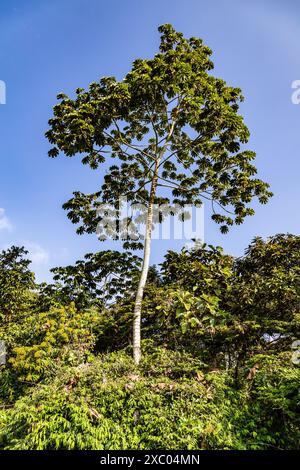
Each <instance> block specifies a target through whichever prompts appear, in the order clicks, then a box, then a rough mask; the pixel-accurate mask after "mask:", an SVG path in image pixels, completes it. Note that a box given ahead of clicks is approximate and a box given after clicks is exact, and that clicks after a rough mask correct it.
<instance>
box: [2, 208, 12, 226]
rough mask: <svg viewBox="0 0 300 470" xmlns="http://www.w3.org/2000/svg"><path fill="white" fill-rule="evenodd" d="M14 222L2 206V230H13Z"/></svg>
mask: <svg viewBox="0 0 300 470" xmlns="http://www.w3.org/2000/svg"><path fill="white" fill-rule="evenodd" d="M11 229H12V224H11V222H10V220H9V219H8V217H7V216H6V215H5V210H4V209H3V208H1V207H0V230H11Z"/></svg>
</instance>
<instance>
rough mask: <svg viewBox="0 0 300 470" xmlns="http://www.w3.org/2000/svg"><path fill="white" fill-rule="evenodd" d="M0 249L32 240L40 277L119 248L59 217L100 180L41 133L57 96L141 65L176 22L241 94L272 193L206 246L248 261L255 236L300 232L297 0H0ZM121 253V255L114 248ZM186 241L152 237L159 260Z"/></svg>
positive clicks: (212, 228) (210, 233) (211, 231)
mask: <svg viewBox="0 0 300 470" xmlns="http://www.w3.org/2000/svg"><path fill="white" fill-rule="evenodd" d="M0 13H1V14H0V80H3V81H5V83H6V86H7V103H6V104H5V105H0V157H1V167H0V168H1V170H0V208H1V209H0V248H5V247H7V246H9V245H11V244H13V243H14V244H22V245H23V244H25V245H26V246H27V247H28V248H29V249H30V251H31V256H32V259H33V261H34V264H33V268H34V269H35V271H36V272H37V276H38V279H39V280H44V279H49V274H48V270H49V268H50V267H52V266H58V265H64V264H68V263H71V262H73V261H74V260H76V259H78V258H81V257H82V256H83V255H84V253H86V252H89V251H96V250H99V249H106V248H108V247H109V248H111V247H112V246H114V245H111V243H110V244H109V243H108V244H101V243H100V242H98V241H97V239H96V237H94V236H91V235H89V236H84V237H80V236H78V235H76V233H75V228H74V226H73V225H72V224H71V222H70V221H69V220H68V219H67V217H66V213H65V212H64V211H63V210H62V209H61V205H62V204H63V202H65V201H66V200H68V199H69V198H70V196H71V194H72V192H73V191H74V190H82V191H87V192H91V191H93V190H94V189H96V188H97V184H98V182H99V181H100V179H101V174H99V172H98V173H95V172H92V171H91V170H89V169H88V168H87V167H83V166H82V165H81V164H80V162H79V159H75V158H74V159H67V158H59V159H56V160H51V159H49V158H48V157H47V150H48V148H49V144H48V142H47V141H46V139H45V137H44V132H45V131H46V130H47V121H48V119H49V117H50V116H51V108H52V106H53V105H54V104H55V101H56V94H57V93H58V92H60V91H64V92H66V93H69V94H71V93H72V92H73V90H74V89H75V88H77V87H86V86H87V85H88V84H89V83H90V82H92V81H95V80H97V79H99V78H100V77H101V76H104V75H115V76H117V78H119V79H122V77H123V76H124V75H125V74H126V73H127V71H128V70H129V69H130V66H131V62H132V61H133V60H134V59H135V58H137V57H151V56H152V55H153V54H154V53H155V52H156V51H157V48H158V44H159V36H158V33H157V27H158V25H159V24H162V23H172V24H173V25H174V26H175V28H176V29H178V30H180V31H182V32H183V33H184V34H185V35H186V36H198V37H201V38H202V39H203V40H204V41H205V43H206V44H207V45H209V46H210V47H211V48H212V49H213V60H214V62H215V71H214V74H215V75H217V76H219V77H222V78H224V79H225V80H226V81H227V82H228V84H230V85H233V86H240V87H241V88H242V90H243V93H244V95H245V98H246V100H245V102H244V103H243V105H242V113H243V115H244V116H245V120H246V123H247V125H248V127H249V129H250V131H251V140H250V144H249V148H251V149H253V150H255V151H256V152H257V160H256V165H257V167H258V168H259V176H260V177H261V178H262V179H264V180H267V181H268V182H269V183H270V184H271V189H272V190H273V192H274V193H275V196H274V197H273V198H272V200H271V202H269V204H268V205H267V206H260V205H256V203H255V204H254V207H255V209H256V215H255V216H254V217H251V218H248V219H247V220H246V222H245V223H244V224H243V225H242V226H239V227H235V228H233V229H231V231H230V232H229V234H228V235H225V236H224V235H221V234H220V232H219V230H218V227H217V226H216V225H215V224H214V223H213V222H210V221H209V220H206V224H205V239H206V242H207V243H212V244H220V245H222V246H223V247H224V248H225V250H226V251H227V252H229V253H232V254H235V255H241V254H242V252H243V250H244V248H245V247H246V246H247V245H248V243H249V242H250V240H251V239H252V238H253V237H254V236H255V235H262V236H264V237H266V236H269V235H272V234H275V233H278V232H290V233H299V230H300V216H299V208H298V202H299V196H300V185H299V175H300V158H299V157H300V105H298V106H297V105H294V104H292V101H291V94H292V88H291V84H292V82H293V81H294V80H297V79H300V22H299V20H297V18H299V15H300V3H299V2H297V1H296V0H287V1H284V0H282V1H280V0H271V1H268V0H266V1H264V2H262V1H258V0H244V1H241V0H227V1H226V2H225V1H222V0H214V1H210V2H209V1H204V0H185V1H184V2H183V1H182V0H151V2H149V1H147V2H146V1H141V0H139V1H138V0H127V1H124V0H123V1H121V0H110V1H109V2H108V1H102V0H51V1H50V0H47V1H45V0H27V1H26V2H25V1H24V0H19V1H13V0H1V10H0ZM115 248H118V245H117V244H116V246H115ZM168 248H176V249H179V248H180V244H179V243H176V244H174V243H171V242H169V241H163V242H159V241H155V242H154V244H153V253H152V262H159V261H161V259H162V257H163V254H164V252H165V251H166V250H167V249H168Z"/></svg>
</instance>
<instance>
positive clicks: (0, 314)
mask: <svg viewBox="0 0 300 470" xmlns="http://www.w3.org/2000/svg"><path fill="white" fill-rule="evenodd" d="M27 255H28V251H26V250H25V248H24V247H17V246H12V247H11V248H8V249H7V250H3V251H2V252H1V253H0V322H1V323H8V322H9V321H11V320H12V319H13V318H14V317H15V316H16V315H19V316H20V315H21V314H22V313H23V312H24V310H26V309H27V308H28V305H29V302H30V298H31V291H32V289H33V288H34V287H35V283H34V274H33V273H32V272H31V271H30V269H29V265H30V264H31V261H30V260H29V259H27Z"/></svg>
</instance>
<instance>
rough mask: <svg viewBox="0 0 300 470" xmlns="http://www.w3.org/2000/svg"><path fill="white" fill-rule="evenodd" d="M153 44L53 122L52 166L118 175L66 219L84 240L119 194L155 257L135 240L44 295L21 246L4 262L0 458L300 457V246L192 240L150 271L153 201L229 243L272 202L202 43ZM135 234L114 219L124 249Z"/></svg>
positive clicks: (80, 267) (171, 40) (234, 100)
mask: <svg viewBox="0 0 300 470" xmlns="http://www.w3.org/2000/svg"><path fill="white" fill-rule="evenodd" d="M159 31H160V33H161V44H160V50H159V53H158V54H156V55H155V56H154V58H153V59H151V60H141V59H139V60H136V61H135V62H134V64H133V67H132V70H131V71H130V72H129V73H128V74H127V75H126V77H125V78H124V80H123V81H121V82H118V81H117V80H116V79H115V78H113V77H106V78H103V79H102V80H101V81H100V82H99V83H93V84H92V85H91V86H90V88H89V90H88V91H84V90H82V89H78V90H77V97H76V99H74V100H73V99H70V98H68V97H67V96H66V95H63V94H60V95H59V97H58V99H59V103H58V104H57V105H56V106H55V107H54V116H53V118H52V119H51V120H50V123H49V124H50V129H49V130H48V132H47V137H48V139H49V141H50V142H51V143H52V144H53V145H54V146H55V147H54V148H52V149H51V150H50V156H51V157H56V156H57V155H58V154H59V152H60V151H61V152H62V153H64V154H65V155H67V156H68V157H73V156H75V155H78V154H80V155H82V158H83V159H82V162H83V163H84V164H88V165H89V166H90V167H91V168H92V169H97V168H98V167H99V166H101V167H102V165H103V164H104V162H105V160H106V159H108V161H109V166H107V167H104V169H105V171H106V174H104V175H102V176H103V178H104V179H103V182H102V186H100V190H97V191H96V192H94V193H91V194H83V193H81V192H75V193H74V197H73V198H72V199H71V200H70V201H69V202H67V203H65V205H64V208H65V209H67V210H68V216H69V218H70V219H71V221H72V222H73V223H75V224H79V226H78V228H77V231H78V233H84V232H87V233H94V232H95V231H96V228H97V226H98V224H99V222H101V221H103V219H105V218H107V217H108V219H109V218H110V216H111V218H112V214H111V213H109V214H108V215H107V214H105V210H106V209H105V210H103V206H101V204H102V203H109V204H110V205H111V206H112V207H113V208H115V209H116V210H117V212H118V211H119V212H120V210H121V208H120V207H119V206H118V203H119V199H120V198H123V197H126V198H127V200H128V201H130V202H131V203H132V204H137V203H138V204H141V203H142V204H143V207H144V214H142V215H143V216H144V219H143V221H144V223H145V226H146V232H145V238H144V244H142V246H141V247H142V248H143V249H144V253H143V257H142V258H140V257H139V256H137V255H136V254H135V253H134V252H131V251H130V250H135V249H136V248H138V247H140V240H139V239H136V240H134V241H133V240H132V239H131V240H130V241H128V240H127V239H126V241H125V240H124V241H125V243H124V249H125V251H123V252H122V253H121V252H117V251H112V250H107V251H100V252H98V253H89V254H86V255H85V256H84V258H83V259H82V260H78V261H77V262H76V263H75V264H74V266H64V267H57V268H54V269H52V273H53V282H52V283H49V284H47V283H42V284H40V285H39V284H37V282H36V281H35V276H34V273H32V272H31V271H30V261H29V260H28V259H27V255H28V253H27V252H26V250H25V248H23V247H15V246H13V247H11V248H10V249H8V250H6V251H3V252H2V253H1V254H0V341H1V342H3V343H2V344H1V346H2V345H3V344H5V348H6V353H7V354H6V362H5V363H1V365H0V449H1V450H4V449H5V450H7V449H9V450H10V449H21V450H24V449H31V450H36V449H38V450H45V449H49V450H52V449H68V450H72V449H86V450H88V449H99V450H101V449H102V450H103V449H105V450H113V449H144V450H153V449H189V450H194V449H299V448H300V413H299V411H300V393H299V379H300V367H299V364H300V360H299V352H297V351H296V350H295V349H293V348H295V347H294V346H293V343H294V342H295V340H297V339H299V336H300V236H294V235H290V234H287V235H285V234H279V235H276V236H274V237H272V238H269V239H268V240H263V239H261V238H259V237H258V238H256V239H254V240H253V242H252V243H251V245H250V246H249V247H248V248H247V250H246V252H245V256H243V257H241V258H239V259H235V258H233V257H232V256H228V255H226V254H224V252H223V250H222V248H220V247H214V246H210V245H208V246H207V245H205V244H200V243H199V242H195V244H194V247H193V248H192V249H190V250H187V249H183V250H182V251H181V252H180V253H176V252H174V251H169V252H168V253H167V254H166V255H165V257H164V261H163V262H162V264H161V265H160V266H150V264H149V260H150V245H151V236H152V229H153V225H154V223H156V222H160V221H161V220H163V219H164V216H165V215H169V214H165V213H162V214H160V216H159V217H158V218H156V216H155V214H154V205H155V204H159V203H160V204H161V203H163V204H165V205H166V204H171V207H172V208H173V212H172V213H171V215H178V211H177V209H178V206H179V208H181V207H184V206H185V204H200V203H202V202H203V199H208V200H209V201H210V204H211V205H212V219H213V220H214V221H215V222H217V223H219V224H221V231H222V232H226V231H227V230H228V227H229V226H231V225H233V224H234V223H235V224H240V223H242V222H243V220H244V218H245V217H246V216H248V215H253V209H252V208H251V207H250V203H251V201H252V200H253V198H255V197H257V198H258V200H259V202H261V203H266V202H267V200H268V198H269V196H271V193H270V192H269V190H268V185H267V184H266V183H264V182H263V181H261V180H259V179H257V178H254V175H255V174H256V168H255V167H254V166H253V165H252V160H253V159H254V158H255V153H254V152H252V151H249V150H245V148H244V145H245V144H246V143H247V141H248V138H249V131H248V129H247V127H246V126H245V124H244V122H243V118H242V117H241V116H240V115H239V114H238V109H239V102H240V101H242V99H243V97H242V95H241V91H240V90H239V89H238V88H232V87H229V86H227V85H226V83H225V82H224V81H223V80H220V79H217V78H215V77H213V76H212V75H210V74H209V72H210V71H211V69H212V68H213V64H212V62H211V60H210V54H211V51H210V49H209V48H208V47H206V46H205V45H203V43H202V41H201V40H200V39H197V38H190V39H185V38H184V37H183V35H182V34H181V33H178V32H176V31H175V30H174V29H173V28H172V26H171V25H164V26H162V27H160V29H159ZM112 162H113V163H114V165H112V166H110V165H111V164H112ZM98 189H99V188H98ZM160 191H161V192H160ZM176 204H177V206H176ZM101 207H102V209H101ZM168 207H170V206H168ZM175 208H176V209H175ZM106 212H107V210H106ZM108 212H109V211H108ZM141 212H142V213H143V210H141ZM179 212H180V211H179ZM118 215H120V214H118ZM181 216H182V213H181ZM183 218H184V217H183ZM136 222H137V221H136V220H127V219H126V220H125V221H124V220H120V218H119V219H118V227H117V232H118V237H117V238H119V239H124V238H126V236H125V232H126V230H125V228H126V229H127V225H128V224H129V225H130V226H131V230H132V232H133V233H135V229H136V226H135V223H136ZM124 223H125V226H124ZM110 230H111V226H110V225H109V224H108V226H106V228H105V230H104V231H103V232H102V233H100V235H101V237H102V238H101V239H102V240H104V239H105V237H106V236H109V235H111V233H110ZM126 235H128V234H127V233H126ZM129 235H130V233H129ZM131 235H132V233H131ZM146 281H147V282H146ZM141 331H142V340H141ZM142 353H143V354H142ZM2 362H3V361H2Z"/></svg>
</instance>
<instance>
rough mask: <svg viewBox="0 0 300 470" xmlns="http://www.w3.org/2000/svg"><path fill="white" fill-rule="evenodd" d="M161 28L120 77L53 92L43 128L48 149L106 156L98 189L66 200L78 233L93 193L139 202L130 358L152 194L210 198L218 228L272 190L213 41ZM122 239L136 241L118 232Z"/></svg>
mask: <svg viewBox="0 0 300 470" xmlns="http://www.w3.org/2000/svg"><path fill="white" fill-rule="evenodd" d="M159 32H160V33H161V42H160V50H159V53H157V54H156V55H155V56H154V57H153V58H152V59H137V60H135V61H134V63H133V66H132V69H131V71H130V72H129V73H128V74H127V75H126V76H125V78H124V79H123V80H122V81H117V80H116V78H114V77H104V78H102V79H101V80H100V81H99V82H97V83H92V84H91V85H90V87H89V89H88V90H87V91H85V90H83V89H78V90H77V91H76V93H77V96H76V98H75V99H71V98H69V97H68V96H66V95H64V94H60V95H58V100H59V103H58V104H57V105H56V106H55V107H54V116H53V118H52V119H50V121H49V125H50V129H49V130H48V132H47V133H46V135H47V137H48V139H49V141H50V142H51V143H52V144H54V147H53V148H52V149H51V150H50V151H49V155H50V156H51V157H56V156H57V155H58V154H59V152H60V151H62V152H63V153H65V155H66V156H68V157H72V156H75V155H77V154H81V155H82V162H83V163H84V164H88V165H90V167H91V168H92V169H96V168H98V167H99V165H100V164H103V163H104V162H105V161H106V159H109V161H110V162H114V164H113V165H112V166H109V167H107V166H104V169H103V172H104V171H105V172H106V174H105V175H104V181H103V184H102V186H101V188H99V190H98V191H96V192H95V193H92V194H83V193H81V192H75V193H74V197H73V198H72V199H71V200H70V201H68V202H67V203H66V204H65V205H64V208H65V209H67V210H68V217H69V218H70V219H71V220H72V222H74V223H79V222H81V225H80V226H79V228H78V232H79V233H84V232H88V233H92V232H95V231H96V229H97V226H98V224H99V222H101V221H103V218H104V215H103V212H101V211H100V212H99V207H100V205H101V203H110V204H112V205H113V206H114V207H116V208H117V207H118V200H119V199H120V198H121V197H126V198H127V200H128V201H130V203H132V204H143V205H144V206H145V207H146V218H145V235H144V244H143V249H144V254H143V265H142V269H141V274H140V280H139V285H138V288H137V292H136V300H135V308H134V318H133V350H134V360H135V362H136V363H139V361H140V357H141V347H140V339H141V308H142V300H143V293H144V288H145V284H146V280H147V274H148V270H149V260H150V247H151V237H152V230H153V223H154V222H155V221H156V218H155V213H154V212H155V211H154V206H155V204H159V203H164V204H173V205H175V204H177V205H179V206H180V207H183V206H184V205H186V204H188V205H195V204H202V203H203V201H204V200H209V201H210V204H211V207H212V219H213V220H214V221H215V222H217V223H219V224H220V225H221V231H222V232H226V231H228V227H229V226H230V225H233V224H234V223H235V224H241V223H242V222H243V220H244V218H245V217H246V216H247V215H253V213H254V211H253V209H252V208H251V207H249V204H250V203H251V201H252V199H253V197H255V196H256V197H258V199H259V201H260V202H261V203H266V202H267V200H268V197H269V196H270V195H271V193H270V192H269V191H268V185H267V184H266V183H264V182H263V181H261V180H259V179H257V178H255V177H254V175H255V173H256V168H255V166H253V164H252V163H251V162H252V161H253V159H255V153H254V152H253V151H250V150H246V149H245V148H244V144H245V143H246V142H247V141H248V138H249V131H248V129H247V127H246V125H245V124H244V121H243V118H242V116H240V115H239V114H238V109H239V102H240V101H242V100H243V97H242V94H241V90H240V89H239V88H233V87H230V86H227V84H226V83H225V82H224V81H223V80H221V79H219V78H215V77H214V76H212V75H211V74H210V71H211V70H212V69H213V63H212V61H211V59H210V55H211V52H212V51H211V50H210V49H209V48H208V47H207V46H205V45H204V44H203V42H202V40H201V39H198V38H195V37H192V38H190V39H185V38H184V36H183V35H182V34H181V33H179V32H176V31H175V30H174V28H173V27H172V26H171V25H168V24H167V25H163V26H160V27H159ZM127 222H128V220H127ZM130 222H132V220H130ZM122 227H124V225H122ZM119 229H120V226H119ZM122 230H123V229H120V230H119V231H120V237H121V238H122V236H123V232H122ZM106 232H107V233H109V230H108V231H106ZM129 246H131V247H137V246H138V245H137V244H136V243H135V242H133V243H130V242H128V241H126V242H125V247H129Z"/></svg>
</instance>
